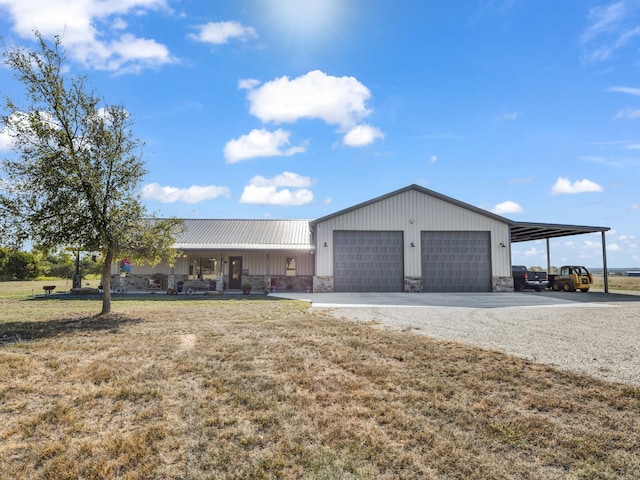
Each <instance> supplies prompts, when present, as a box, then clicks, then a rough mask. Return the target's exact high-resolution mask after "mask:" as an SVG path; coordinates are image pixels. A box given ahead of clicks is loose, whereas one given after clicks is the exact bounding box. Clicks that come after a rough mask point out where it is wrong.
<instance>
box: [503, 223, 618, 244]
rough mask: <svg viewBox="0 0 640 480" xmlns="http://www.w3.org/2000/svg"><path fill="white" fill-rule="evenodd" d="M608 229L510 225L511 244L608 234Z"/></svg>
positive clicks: (557, 225)
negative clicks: (589, 234) (588, 234)
mask: <svg viewBox="0 0 640 480" xmlns="http://www.w3.org/2000/svg"><path fill="white" fill-rule="evenodd" d="M609 230H611V229H610V228H609V227H589V226H586V225H560V224H555V223H530V222H512V223H511V243H517V242H528V241H531V240H544V239H546V238H555V237H569V236H571V235H580V234H583V233H596V232H608V231H609Z"/></svg>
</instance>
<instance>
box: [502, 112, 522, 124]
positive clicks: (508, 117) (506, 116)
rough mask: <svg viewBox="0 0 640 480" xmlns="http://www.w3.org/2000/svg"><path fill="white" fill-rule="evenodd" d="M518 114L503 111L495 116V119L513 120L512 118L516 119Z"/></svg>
mask: <svg viewBox="0 0 640 480" xmlns="http://www.w3.org/2000/svg"><path fill="white" fill-rule="evenodd" d="M519 116H520V114H519V113H518V112H511V113H503V114H502V115H498V116H497V117H496V120H497V121H499V122H504V121H513V120H517V119H518V117H519Z"/></svg>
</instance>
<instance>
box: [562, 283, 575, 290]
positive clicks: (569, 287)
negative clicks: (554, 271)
mask: <svg viewBox="0 0 640 480" xmlns="http://www.w3.org/2000/svg"><path fill="white" fill-rule="evenodd" d="M562 290H564V291H565V292H575V291H576V289H575V288H574V286H573V283H570V282H564V283H563V284H562Z"/></svg>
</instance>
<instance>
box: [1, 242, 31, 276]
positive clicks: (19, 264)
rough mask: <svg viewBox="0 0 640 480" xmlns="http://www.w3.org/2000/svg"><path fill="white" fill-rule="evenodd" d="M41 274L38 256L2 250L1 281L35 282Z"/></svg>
mask: <svg viewBox="0 0 640 480" xmlns="http://www.w3.org/2000/svg"><path fill="white" fill-rule="evenodd" d="M39 274H40V268H39V263H38V258H37V255H34V254H33V253H30V252H19V251H15V250H8V249H6V248H0V279H3V280H33V279H34V278H37V277H38V275H39Z"/></svg>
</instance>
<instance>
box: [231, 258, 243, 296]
mask: <svg viewBox="0 0 640 480" xmlns="http://www.w3.org/2000/svg"><path fill="white" fill-rule="evenodd" d="M241 288H242V257H229V289H230V290H240V289H241Z"/></svg>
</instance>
